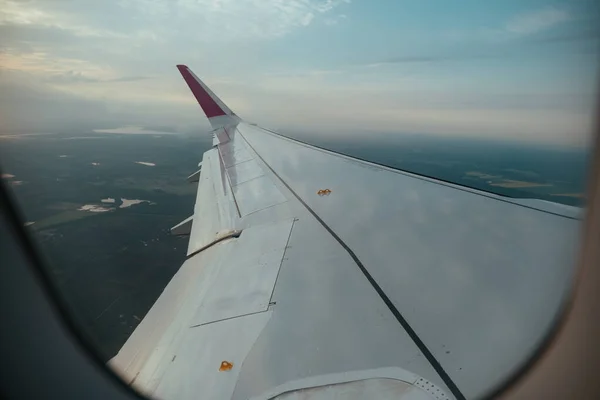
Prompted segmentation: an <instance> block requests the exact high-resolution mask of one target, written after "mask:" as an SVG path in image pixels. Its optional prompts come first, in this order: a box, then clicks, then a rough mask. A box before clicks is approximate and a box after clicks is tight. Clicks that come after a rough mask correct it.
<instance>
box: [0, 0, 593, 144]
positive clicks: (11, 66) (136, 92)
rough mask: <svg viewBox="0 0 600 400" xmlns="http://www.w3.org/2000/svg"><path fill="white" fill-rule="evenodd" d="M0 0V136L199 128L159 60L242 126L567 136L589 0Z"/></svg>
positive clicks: (579, 138)
mask: <svg viewBox="0 0 600 400" xmlns="http://www.w3.org/2000/svg"><path fill="white" fill-rule="evenodd" d="M376 3H377V2H372V1H360V0H353V1H352V2H350V0H286V1H283V0H246V1H243V0H178V1H172V0H107V1H84V0H79V1H60V0H20V1H16V0H0V113H1V114H0V118H1V126H0V129H2V131H3V132H4V133H11V132H29V131H56V130H67V129H68V130H73V129H75V130H77V129H114V128H118V127H121V126H137V127H144V128H147V129H148V130H152V129H154V130H160V131H165V130H166V131H189V130H196V129H198V130H202V129H206V128H207V127H208V124H207V123H206V122H205V121H204V116H203V114H202V113H201V112H200V111H199V109H198V107H197V105H196V104H195V103H194V100H193V97H192V96H191V95H190V94H189V92H188V89H187V87H186V86H185V84H184V82H183V80H182V79H181V78H180V77H179V74H178V72H177V70H176V69H175V67H174V66H175V64H179V63H184V64H187V65H189V66H190V67H191V68H192V69H193V70H194V71H195V72H196V73H197V75H199V76H201V77H202V78H203V79H204V81H205V82H206V83H207V84H208V85H209V86H211V88H212V89H213V90H214V91H215V92H216V93H217V94H218V95H219V96H220V97H221V98H222V99H223V100H224V101H225V102H226V103H227V104H228V105H229V106H230V107H231V108H232V109H233V110H235V111H236V113H238V114H239V115H241V116H242V117H244V118H246V119H247V120H250V121H253V122H258V123H260V124H262V125H265V126H267V127H272V128H279V129H284V130H288V131H289V130H299V131H312V132H316V131H319V132H323V134H331V135H334V134H336V135H342V134H358V133H361V132H362V133H367V132H368V131H378V132H392V133H394V132H423V133H435V134H447V135H461V136H464V135H468V136H476V137H483V138H486V137H493V138H499V137H505V138H510V139H515V138H516V139H523V140H528V141H531V140H534V141H540V142H549V143H565V144H571V145H573V144H575V145H581V144H583V143H586V141H587V140H588V138H589V132H590V126H591V122H592V114H591V112H592V109H593V104H594V101H595V99H594V94H595V90H596V88H597V84H596V73H597V70H598V50H599V47H598V46H599V45H600V43H599V40H598V37H599V36H598V31H597V30H596V28H595V22H597V19H598V12H597V11H598V10H597V7H596V6H595V5H594V2H593V1H583V0H582V1H562V2H560V1H559V2H556V1H552V2H549V1H533V0H532V1H512V0H507V1H503V2H494V3H495V4H490V3H491V2H464V1H431V2H426V1H417V0H406V1H398V2H393V3H392V4H388V3H390V2H381V4H376Z"/></svg>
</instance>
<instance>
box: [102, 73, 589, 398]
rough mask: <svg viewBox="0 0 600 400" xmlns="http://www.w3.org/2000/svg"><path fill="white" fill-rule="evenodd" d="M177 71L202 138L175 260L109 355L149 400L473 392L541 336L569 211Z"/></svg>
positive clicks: (562, 260)
mask: <svg viewBox="0 0 600 400" xmlns="http://www.w3.org/2000/svg"><path fill="white" fill-rule="evenodd" d="M178 68H179V70H180V72H181V74H182V75H183V77H184V79H185V81H186V82H187V84H188V86H189V87H190V89H191V90H192V93H193V94H194V96H195V97H196V99H197V100H198V102H199V104H200V105H201V107H202V109H203V110H204V112H205V114H206V116H207V117H208V118H209V121H210V123H211V125H212V127H213V135H214V147H213V148H212V149H211V150H209V151H207V152H206V153H204V157H203V159H202V163H201V170H200V172H199V173H196V174H192V175H191V176H190V178H189V180H190V181H192V182H193V181H196V180H198V195H197V199H196V205H195V207H194V213H193V215H192V216H191V217H190V218H189V219H187V220H186V221H183V222H182V223H181V224H179V225H178V226H177V227H174V228H173V232H174V233H176V234H189V246H188V252H187V254H188V258H187V260H186V261H185V263H184V264H183V266H182V267H181V269H180V270H179V271H178V272H177V274H176V275H175V276H174V277H173V279H172V280H171V282H170V283H169V284H168V286H167V287H166V288H165V290H164V292H163V293H162V295H161V296H160V297H159V299H158V300H157V301H156V303H155V304H154V306H153V307H152V309H151V310H150V311H149V312H148V314H147V315H146V316H145V318H144V319H143V321H142V322H141V323H140V325H139V326H138V328H137V329H136V330H135V332H134V333H133V334H132V335H131V337H130V338H129V340H128V341H127V343H126V344H125V345H124V346H123V348H122V349H121V350H120V352H119V353H118V355H117V356H116V357H115V358H113V359H112V360H111V361H110V364H111V365H112V366H114V367H115V368H116V369H117V370H118V371H120V373H121V374H122V376H123V377H124V379H125V380H126V382H127V383H129V384H131V385H132V386H133V387H135V388H136V389H138V390H140V391H141V392H143V393H145V394H149V395H151V396H154V397H157V398H160V399H165V400H174V399H197V398H207V399H249V398H252V399H271V398H278V399H279V398H281V399H295V398H309V399H326V398H327V399H328V398H341V397H340V396H346V397H343V398H382V399H388V398H402V399H428V398H433V399H446V398H456V399H462V398H476V397H480V396H482V395H484V394H485V393H487V392H488V391H489V390H490V389H493V388H495V387H497V386H498V385H499V384H501V383H502V382H503V381H505V380H506V379H508V378H509V377H510V376H511V374H512V373H514V371H515V370H516V369H518V368H519V367H520V366H521V365H522V364H523V362H524V361H525V359H526V358H527V355H529V354H532V353H533V352H534V351H535V349H536V348H537V346H539V345H540V344H541V343H542V342H543V341H544V340H545V338H546V335H547V331H548V330H549V329H550V328H551V327H552V325H553V324H554V323H555V321H556V318H557V317H558V315H559V313H560V311H561V309H562V304H564V302H565V298H566V297H567V296H568V294H569V293H568V288H569V287H570V282H571V281H572V279H573V272H572V268H571V265H572V259H573V257H574V253H575V247H576V244H577V236H578V235H577V233H578V229H579V215H578V214H579V210H578V209H574V208H568V207H565V206H561V205H557V204H553V203H548V202H541V201H536V200H516V199H507V198H504V197H501V196H495V195H492V194H489V193H485V192H480V191H477V190H471V189H468V188H464V187H461V186H457V185H452V184H448V183H445V182H440V181H436V180H434V179H428V178H423V177H420V176H417V175H413V174H409V173H406V172H402V171H398V170H394V169H391V168H386V167H383V166H380V165H376V164H373V163H369V162H365V161H361V160H357V159H354V158H351V157H347V156H344V155H340V154H337V153H333V152H330V151H326V150H323V149H319V148H316V147H313V146H310V145H308V144H304V143H300V142H297V141H294V140H292V139H289V138H286V137H283V136H280V135H278V134H276V133H274V132H271V131H268V130H265V129H262V128H260V127H257V126H255V125H250V124H247V123H245V122H244V121H243V120H242V119H240V118H239V117H238V116H236V115H235V114H234V113H233V112H232V111H231V110H230V109H229V108H228V107H227V106H226V105H225V104H224V103H223V102H222V101H221V100H220V99H218V98H217V97H216V96H215V95H214V93H212V92H211V91H210V90H209V89H208V88H207V86H206V85H205V84H204V83H202V82H201V81H200V79H198V78H197V77H196V76H195V75H194V74H193V73H192V72H191V71H190V70H189V69H188V68H187V67H186V66H183V65H180V66H178ZM336 396H338V397H336Z"/></svg>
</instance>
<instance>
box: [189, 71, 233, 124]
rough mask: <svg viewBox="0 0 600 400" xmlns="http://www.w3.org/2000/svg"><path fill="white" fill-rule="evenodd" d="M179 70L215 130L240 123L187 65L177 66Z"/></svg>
mask: <svg viewBox="0 0 600 400" xmlns="http://www.w3.org/2000/svg"><path fill="white" fill-rule="evenodd" d="M177 69H178V70H179V72H180V73H181V76H183V79H184V80H185V82H186V83H187V85H188V86H189V88H190V90H191V91H192V94H193V95H194V97H195V98H196V100H197V101H198V104H200V107H202V110H203V111H204V114H206V117H207V118H208V120H209V121H210V123H211V125H212V126H213V128H219V127H223V126H225V125H228V124H231V123H236V122H239V118H238V117H237V116H236V115H235V113H234V112H233V111H231V110H230V109H229V107H227V106H226V105H225V103H223V102H222V101H221V99H219V98H218V97H217V95H215V94H214V93H213V92H212V91H211V90H210V89H209V88H208V86H206V85H205V84H204V82H202V81H201V80H200V78H198V77H197V76H196V74H194V73H193V72H192V71H191V70H190V69H189V68H188V67H187V66H186V65H181V64H180V65H177Z"/></svg>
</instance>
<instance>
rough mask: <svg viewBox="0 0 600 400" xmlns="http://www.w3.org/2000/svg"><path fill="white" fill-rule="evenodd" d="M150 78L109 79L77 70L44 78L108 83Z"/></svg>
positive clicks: (54, 80)
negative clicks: (93, 76)
mask: <svg viewBox="0 0 600 400" xmlns="http://www.w3.org/2000/svg"><path fill="white" fill-rule="evenodd" d="M146 79H150V77H149V76H142V75H140V76H122V77H118V78H110V79H98V78H92V77H89V76H86V75H84V74H83V73H82V72H78V71H73V70H70V71H66V72H62V73H59V74H53V75H50V76H48V77H47V78H45V79H44V81H45V82H51V83H58V84H70V83H108V82H136V81H141V80H146Z"/></svg>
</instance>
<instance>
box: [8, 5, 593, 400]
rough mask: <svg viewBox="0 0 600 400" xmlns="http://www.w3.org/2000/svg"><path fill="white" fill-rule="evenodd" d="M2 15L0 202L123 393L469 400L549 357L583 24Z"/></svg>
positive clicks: (393, 16) (433, 13)
mask: <svg viewBox="0 0 600 400" xmlns="http://www.w3.org/2000/svg"><path fill="white" fill-rule="evenodd" d="M0 3H1V4H2V9H3V11H2V14H0V31H1V32H2V35H0V37H1V39H0V46H1V48H0V52H1V53H0V54H1V56H0V113H1V114H0V116H1V117H0V168H1V172H2V182H3V183H4V184H5V185H6V186H7V187H9V188H10V191H11V193H12V194H13V196H14V197H15V199H16V200H17V202H18V205H19V206H20V209H21V212H22V216H23V218H24V220H23V224H24V226H25V227H26V228H27V230H28V232H29V233H30V234H31V235H32V236H33V237H34V238H35V240H36V243H37V245H38V248H39V251H40V252H41V254H42V256H43V258H44V260H45V261H46V265H47V271H46V273H47V274H48V275H49V276H50V277H51V278H52V281H53V283H54V285H55V288H56V289H57V292H58V293H59V294H60V296H61V297H62V298H63V300H64V301H65V304H66V306H67V310H66V311H67V318H71V319H73V320H74V321H75V322H76V324H77V326H79V327H80V329H81V333H82V334H83V335H84V336H85V337H86V338H87V340H88V341H89V343H90V344H91V345H92V347H93V348H94V351H96V352H97V354H99V355H100V357H101V358H102V360H103V361H104V362H106V363H109V362H110V365H111V367H113V368H115V370H116V371H117V373H118V374H119V375H120V376H122V377H123V379H124V380H125V381H126V383H128V384H130V385H131V386H132V387H134V388H135V389H137V390H139V391H141V392H142V393H145V394H148V395H150V396H156V397H159V398H166V399H167V400H168V399H169V398H170V397H169V396H170V395H173V397H172V398H186V396H187V395H189V393H183V392H181V390H184V389H182V388H181V387H179V386H177V384H176V382H177V379H191V380H193V379H196V378H194V377H195V375H193V376H192V375H190V376H189V377H187V376H186V375H185V374H183V375H182V371H183V370H181V369H177V368H183V367H177V363H178V362H179V363H188V364H185V365H188V366H189V367H190V368H192V369H193V368H194V367H197V368H198V370H200V371H204V370H206V371H210V373H213V372H214V373H219V374H221V375H216V376H217V377H215V378H205V379H211V382H217V383H215V385H214V386H211V387H212V389H210V390H215V392H210V393H209V392H207V397H212V398H219V397H223V398H248V397H252V396H259V395H264V394H265V393H272V395H273V397H272V398H275V396H279V395H281V396H282V397H284V391H280V392H277V390H276V388H280V389H281V388H283V387H288V386H285V385H291V383H290V382H296V383H295V384H299V383H298V382H300V380H302V379H308V380H307V381H302V382H304V383H302V385H304V386H300V387H297V388H295V389H294V390H304V389H306V388H311V387H314V386H315V384H314V382H313V381H310V379H309V378H311V377H317V378H318V377H320V378H318V379H330V380H327V381H326V384H331V385H334V386H335V385H338V386H340V387H341V386H343V385H342V383H343V384H344V385H345V384H346V382H337V381H335V379H336V378H335V376H336V375H335V374H341V373H346V372H348V371H354V372H355V373H356V374H357V375H356V376H357V378H356V379H355V380H356V381H357V382H358V381H360V382H362V381H363V380H364V381H365V382H367V380H368V379H373V380H371V381H369V382H367V383H365V384H364V385H363V384H362V383H361V384H354V383H352V384H350V386H348V387H352V388H353V390H357V391H361V390H364V392H361V393H363V394H364V395H365V396H368V395H370V394H372V393H379V392H378V391H380V390H383V389H382V388H381V387H380V386H378V385H384V384H385V382H384V381H383V383H382V382H380V381H382V380H381V379H379V378H386V377H387V376H381V375H372V374H373V372H369V373H366V372H364V371H380V368H388V367H389V368H392V367H394V368H396V367H397V368H400V369H402V370H403V371H404V370H406V371H408V373H412V374H415V376H418V377H419V379H423V381H417V380H415V382H427V384H425V383H419V385H421V386H418V385H417V384H416V383H414V382H412V383H414V384H415V385H417V386H418V387H420V388H421V389H419V390H424V391H428V392H427V393H430V395H436V396H437V394H435V393H437V392H435V391H436V390H438V389H439V391H440V393H442V392H443V393H445V394H446V395H447V396H448V398H457V399H460V398H480V397H484V396H486V395H488V394H489V393H492V392H494V391H496V390H498V389H499V388H501V387H502V385H503V384H505V383H506V382H507V381H508V380H510V379H512V378H514V376H515V374H516V373H518V372H520V371H522V369H523V367H524V366H525V365H527V362H528V360H530V359H531V357H533V356H535V354H536V351H538V349H539V348H540V346H542V345H543V344H544V343H546V341H547V340H548V338H549V335H550V334H551V333H552V332H553V329H554V327H555V323H556V321H557V320H558V319H559V318H560V315H561V312H562V311H563V309H564V306H565V304H566V301H567V300H568V299H569V296H570V293H571V292H570V290H571V287H572V283H573V281H574V277H575V273H576V271H575V270H574V268H573V265H574V260H575V257H576V254H577V249H578V248H577V246H578V243H579V242H578V241H579V237H578V232H579V228H580V224H581V220H582V218H583V217H584V211H585V207H586V183H587V178H588V176H587V169H588V167H589V162H590V159H589V158H590V154H591V148H592V144H593V138H592V128H593V124H594V107H595V106H596V105H597V98H596V95H597V93H596V92H597V88H598V79H597V78H598V76H597V73H598V67H599V63H598V61H599V58H598V57H599V50H600V31H598V28H597V24H596V22H597V19H598V16H599V14H598V12H599V9H598V5H596V4H595V3H594V2H592V1H584V0H580V1H567V0H561V1H546V0H535V1H534V0H531V1H497V2H475V1H468V2H456V1H452V2H448V1H444V2H423V1H418V0H407V1H403V2H386V1H377V2H363V1H358V0H354V1H350V0H326V1H325V0H302V1H300V0H291V1H289V2H281V1H278V0H264V1H262V0H261V1H251V0H250V1H233V0H223V1H217V2H215V1H209V0H197V1H186V0H182V1H178V2H171V1H168V0H158V1H150V0H108V1H103V2H89V1H83V0H81V1H72V2H48V1H44V0H31V1H27V2H23V1H16V0H0ZM183 64H185V65H187V67H186V66H184V65H183ZM176 65H177V68H176ZM188 67H189V68H188ZM178 69H179V70H178ZM192 71H193V72H192ZM199 79H202V81H201V82H200V81H199ZM208 88H210V89H208ZM198 103H200V106H199V104H198ZM207 117H208V119H207ZM262 128H264V129H265V130H262ZM274 132H276V133H277V134H279V135H281V136H283V138H282V137H281V136H277V135H274ZM288 139H291V140H288ZM311 146H312V147H311ZM201 161H202V165H199V163H200V162H201ZM199 169H200V172H199V174H198V175H196V176H191V175H192V174H194V173H195V172H197V171H198V170H199ZM190 216H193V220H189V221H188V222H184V221H186V219H187V218H189V217H190ZM290 221H292V222H290ZM180 223H181V224H180ZM178 224H180V225H178ZM176 226H177V228H175V229H174V230H173V232H172V231H171V228H173V227H176ZM174 233H175V234H174ZM261 246H262V247H261ZM182 265H183V267H182ZM257 266H260V268H258V267H257ZM238 267H239V268H242V267H243V268H242V269H240V270H239V271H238V270H237V269H236V268H238ZM253 268H256V269H253ZM228 271H229V272H228ZM248 271H250V272H248ZM241 277H243V278H241ZM242 283H243V284H242ZM168 285H169V286H168ZM211 288H212V289H211ZM211 290H212V291H211ZM211 296H212V297H211ZM161 299H162V300H161ZM157 300H160V301H159V302H157ZM142 321H144V322H142ZM226 321H229V322H226ZM299 321H302V323H300V322H299ZM227 324H231V325H227ZM236 324H238V325H236ZM190 332H193V335H198V336H194V337H193V339H192V336H191V335H192V333H190ZM228 332H239V335H240V336H239V337H238V336H235V335H234V336H228V335H230V333H228ZM328 332H329V333H328ZM332 332H337V333H332ZM332 335H333V336H332ZM225 338H227V340H229V341H228V342H227V343H232V342H235V343H236V344H235V345H231V346H229V344H227V345H225V344H224V343H225V342H223V341H224V340H225ZM335 338H337V340H334V339H335ZM219 340H221V342H219ZM192 343H195V344H192ZM198 343H213V345H212V346H213V348H218V349H220V350H222V352H219V353H218V354H213V353H211V352H210V351H208V350H206V351H204V350H203V348H202V347H201V346H200V345H198ZM359 344H360V346H359ZM228 346H229V347H228ZM406 346H407V347H406ZM392 348H393V349H396V348H398V350H390V349H392ZM408 348H410V350H405V349H408ZM300 349H301V350H300ZM154 351H156V352H155V353H153V352H154ZM209 353H210V354H209ZM186 354H188V356H187V358H186ZM192 355H193V357H194V358H192ZM211 357H216V358H214V360H213V359H212V358H211ZM177 359H179V361H178V360H177ZM207 360H208V361H207ZM478 360H479V361H478ZM481 360H484V361H481ZM189 363H193V364H189ZM215 363H216V364H215ZM180 365H182V364H180ZM213 366H214V368H213ZM256 371H262V372H261V374H262V375H260V374H258V373H257V372H256ZM361 371H363V372H361ZM354 372H353V373H354ZM388 372H389V371H388ZM388 372H386V373H388ZM226 374H229V375H226ZM369 374H371V375H369ZM402 374H403V373H400V375H397V376H396V375H395V378H393V379H398V380H402V379H408V378H402V377H405V376H408V375H402ZM202 376H205V377H208V376H212V375H202ZM221 376H229V377H230V378H229V379H230V380H232V382H233V383H231V382H230V383H229V384H230V386H223V385H225V384H224V383H222V381H221V380H220V379H221V378H220V377H221ZM411 376H412V375H411ZM177 377H179V378H177ZM324 377H326V378H324ZM198 379H200V378H198ZM219 382H220V383H219ZM311 382H312V383H311ZM412 383H411V384H412ZM311 385H312V386H311ZM428 385H431V387H430V386H428ZM176 386H177V389H175V387H176ZM317 386H318V385H317ZM290 387H291V386H290ZM415 387H416V386H415ZM215 388H216V389H215ZM399 388H404V386H402V385H397V386H394V387H393V388H392V389H390V390H405V389H399ZM426 388H429V389H426ZM431 388H434V389H431ZM207 390H208V389H207ZM278 390H279V389H278ZM281 390H283V389H281ZM290 390H291V389H290ZM340 390H342V389H340ZM285 393H287V394H286V395H285V396H291V397H293V395H290V394H289V391H286V392H285ZM307 393H308V392H307ZM310 393H312V392H310ZM431 393H434V394H431ZM319 395H320V393H317V394H315V396H319ZM439 398H441V397H439Z"/></svg>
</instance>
